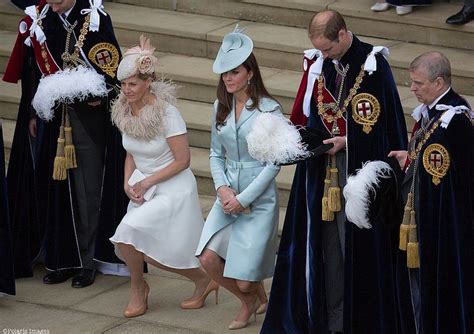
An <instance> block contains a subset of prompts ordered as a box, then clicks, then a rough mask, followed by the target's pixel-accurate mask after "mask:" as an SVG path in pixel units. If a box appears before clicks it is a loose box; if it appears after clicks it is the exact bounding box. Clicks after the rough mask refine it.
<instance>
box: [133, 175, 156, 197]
mask: <svg viewBox="0 0 474 334" xmlns="http://www.w3.org/2000/svg"><path fill="white" fill-rule="evenodd" d="M147 179H148V178H145V179H143V180H141V181H140V182H137V183H135V184H134V185H133V186H132V190H133V191H134V192H135V194H137V195H138V196H139V197H143V195H145V193H146V192H147V190H148V189H149V188H150V187H151V185H149V184H148V181H147Z"/></svg>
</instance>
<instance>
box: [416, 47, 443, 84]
mask: <svg viewBox="0 0 474 334" xmlns="http://www.w3.org/2000/svg"><path fill="white" fill-rule="evenodd" d="M420 68H422V69H423V70H425V71H426V74H427V75H428V80H429V81H430V82H433V81H435V80H436V78H438V77H441V78H443V80H444V82H445V83H446V84H447V85H451V63H450V62H449V59H448V58H447V57H446V56H445V55H444V54H443V53H441V52H439V51H429V52H425V53H423V54H421V55H419V56H418V57H416V58H415V59H414V60H413V61H412V62H411V64H410V68H409V71H410V72H412V71H415V70H417V69H420Z"/></svg>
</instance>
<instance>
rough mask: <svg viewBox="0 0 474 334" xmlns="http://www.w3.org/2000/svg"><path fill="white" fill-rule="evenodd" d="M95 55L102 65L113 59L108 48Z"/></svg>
mask: <svg viewBox="0 0 474 334" xmlns="http://www.w3.org/2000/svg"><path fill="white" fill-rule="evenodd" d="M95 57H96V59H97V61H98V62H99V64H100V65H106V64H108V63H110V62H111V61H112V56H111V54H110V52H109V51H108V50H104V51H100V52H97V54H96V56H95Z"/></svg>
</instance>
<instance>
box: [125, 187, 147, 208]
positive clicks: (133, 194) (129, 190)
mask: <svg viewBox="0 0 474 334" xmlns="http://www.w3.org/2000/svg"><path fill="white" fill-rule="evenodd" d="M124 190H125V193H126V194H127V196H128V198H129V199H130V200H131V201H132V202H133V203H135V204H142V203H143V201H144V198H143V195H142V196H140V195H139V194H137V193H136V192H135V191H134V190H133V188H132V187H130V186H129V185H128V184H127V185H126V186H125V189H124Z"/></svg>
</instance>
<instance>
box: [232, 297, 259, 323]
mask: <svg viewBox="0 0 474 334" xmlns="http://www.w3.org/2000/svg"><path fill="white" fill-rule="evenodd" d="M257 308H258V298H256V299H255V302H254V303H253V307H252V310H251V312H250V314H249V317H248V319H247V320H245V321H239V320H232V321H231V323H230V324H229V327H228V328H229V329H230V330H235V329H241V328H245V327H247V325H248V324H249V320H250V318H251V317H252V315H253V316H254V321H257Z"/></svg>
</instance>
